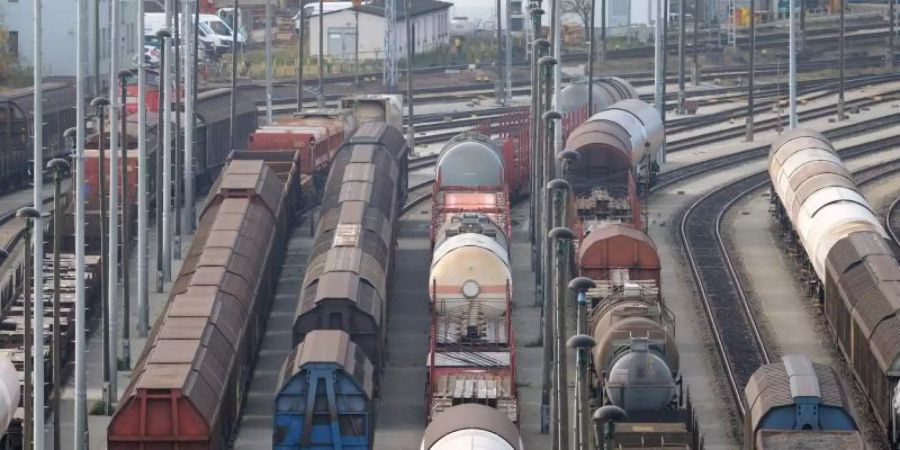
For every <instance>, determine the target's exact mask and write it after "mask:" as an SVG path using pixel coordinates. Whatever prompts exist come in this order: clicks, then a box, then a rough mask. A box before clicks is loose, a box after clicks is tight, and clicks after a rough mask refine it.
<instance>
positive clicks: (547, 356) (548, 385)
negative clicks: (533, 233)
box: [538, 56, 562, 445]
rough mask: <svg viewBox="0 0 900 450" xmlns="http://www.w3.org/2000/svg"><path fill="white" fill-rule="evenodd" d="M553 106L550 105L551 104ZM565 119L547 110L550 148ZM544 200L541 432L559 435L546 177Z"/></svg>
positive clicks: (549, 70)
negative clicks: (557, 127)
mask: <svg viewBox="0 0 900 450" xmlns="http://www.w3.org/2000/svg"><path fill="white" fill-rule="evenodd" d="M545 58H550V60H553V61H554V62H555V61H556V60H555V59H554V58H553V57H550V56H545V57H543V58H541V60H542V63H543V62H546V61H550V60H547V59H545ZM542 65H544V67H545V74H551V73H552V70H553V68H552V67H551V66H552V64H542ZM551 87H552V86H551V85H550V84H549V83H546V84H545V88H544V89H545V93H549V92H551V91H550V89H549V88H551ZM547 104H548V105H549V102H548V103H547ZM561 117H562V116H561V115H560V114H559V113H558V112H557V111H552V110H551V111H546V112H545V113H544V114H543V115H542V118H543V119H544V125H545V130H544V136H543V137H544V146H545V147H548V146H550V145H552V143H553V127H554V122H555V121H557V120H559V119H560V118H561ZM541 161H542V162H541V164H543V160H541ZM540 186H541V201H540V202H538V203H539V204H540V208H541V213H542V214H541V216H540V221H541V224H540V227H539V230H540V234H539V235H540V236H541V245H540V248H541V258H540V259H541V270H540V273H541V276H540V277H539V282H540V285H541V298H542V301H541V303H542V305H543V307H542V310H541V317H542V325H543V326H542V330H543V352H544V360H543V373H542V383H541V432H542V433H548V432H549V433H551V435H553V436H555V432H556V428H555V427H556V423H555V422H556V421H555V420H553V419H552V412H553V411H554V410H553V408H552V407H551V405H552V404H553V402H552V398H553V395H552V392H553V388H552V385H553V381H552V378H553V376H552V373H553V369H552V367H553V322H552V319H551V311H552V310H553V305H552V302H551V294H550V283H551V281H550V273H549V272H551V270H550V263H549V261H548V260H549V259H550V243H549V240H548V239H547V238H546V237H545V236H547V232H548V231H549V229H550V225H551V224H550V216H551V212H550V206H549V205H548V204H547V203H548V202H549V197H550V194H549V190H548V189H547V188H546V186H545V184H544V183H543V174H542V175H541V184H540ZM552 442H554V445H556V440H555V439H554V440H553V441H552Z"/></svg>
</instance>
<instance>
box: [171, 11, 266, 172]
mask: <svg viewBox="0 0 900 450" xmlns="http://www.w3.org/2000/svg"><path fill="white" fill-rule="evenodd" d="M187 76H188V75H187V73H185V77H187ZM266 124H267V125H272V0H266ZM185 181H187V180H185Z"/></svg>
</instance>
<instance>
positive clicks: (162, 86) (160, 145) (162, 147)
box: [154, 4, 171, 293]
mask: <svg viewBox="0 0 900 450" xmlns="http://www.w3.org/2000/svg"><path fill="white" fill-rule="evenodd" d="M169 11H170V9H169V6H168V4H167V7H166V16H167V17H169V16H170V12H169ZM156 36H157V37H158V38H159V40H160V44H161V45H162V51H161V52H160V56H159V67H160V70H159V93H160V95H159V102H158V104H157V110H156V111H157V113H156V118H157V121H156V124H157V125H156V161H155V163H156V173H155V174H154V178H155V181H156V182H155V183H154V184H155V186H156V188H155V189H154V190H155V191H156V192H155V197H156V216H155V218H156V292H158V293H162V292H163V285H164V281H165V277H164V276H163V266H164V265H163V242H164V241H165V239H166V237H165V236H164V233H163V221H162V211H163V209H164V208H163V205H162V185H163V179H162V172H163V170H162V169H163V153H164V152H165V151H166V148H168V147H167V145H168V144H165V136H163V134H164V133H165V129H166V125H165V124H166V123H168V122H169V120H170V119H171V117H170V116H166V115H165V112H166V110H167V109H168V107H167V106H166V105H168V104H169V102H170V99H168V98H166V95H168V89H167V88H166V86H167V85H168V83H169V74H168V73H166V72H167V70H168V68H169V65H168V64H169V63H168V61H167V60H168V59H169V58H168V57H167V53H168V52H169V48H168V45H169V41H168V39H169V37H170V36H171V35H170V34H169V31H168V28H167V29H165V30H159V31H157V32H156ZM160 126H162V127H163V133H160V132H159V127H160ZM170 142H171V141H170Z"/></svg>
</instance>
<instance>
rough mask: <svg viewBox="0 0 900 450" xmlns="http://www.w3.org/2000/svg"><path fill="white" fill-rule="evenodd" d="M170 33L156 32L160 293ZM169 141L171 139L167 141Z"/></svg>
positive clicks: (146, 314)
mask: <svg viewBox="0 0 900 450" xmlns="http://www.w3.org/2000/svg"><path fill="white" fill-rule="evenodd" d="M171 36H172V35H171V34H170V33H169V31H168V30H159V31H157V32H156V37H157V38H159V40H160V42H161V47H162V51H161V52H160V57H159V67H160V70H159V94H160V95H159V104H158V109H157V122H156V161H155V162H156V173H155V174H154V178H155V180H156V183H155V186H156V188H155V189H154V190H155V191H156V192H155V193H154V197H155V198H156V292H159V293H161V292H162V291H163V280H164V277H163V241H164V240H165V239H166V238H165V237H164V236H163V220H162V211H163V209H164V208H163V204H162V198H163V195H162V192H163V191H162V189H163V178H162V174H163V153H165V152H166V149H167V148H169V147H168V146H169V145H170V144H166V143H165V141H166V136H165V132H163V133H160V132H159V127H160V126H162V127H163V128H164V129H165V128H167V126H166V125H165V124H167V123H169V122H170V119H171V117H169V116H166V115H165V112H166V110H167V109H168V106H166V105H168V104H169V103H170V102H169V100H170V99H169V98H166V96H167V95H168V89H167V88H166V86H168V84H169V82H168V73H166V72H167V71H168V67H169V66H168V63H167V62H166V59H167V58H166V54H167V53H168V40H169V38H170V37H171ZM233 53H234V45H233V44H232V54H233ZM169 142H170V143H171V140H170V141H169ZM141 314H142V316H144V317H149V303H148V304H144V305H141Z"/></svg>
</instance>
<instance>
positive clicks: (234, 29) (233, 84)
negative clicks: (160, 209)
mask: <svg viewBox="0 0 900 450" xmlns="http://www.w3.org/2000/svg"><path fill="white" fill-rule="evenodd" d="M238 6H239V2H238V0H234V20H233V21H232V25H233V27H232V29H231V39H232V41H231V120H230V122H229V136H230V138H229V141H228V142H230V143H231V148H230V149H229V150H233V149H234V147H235V146H236V145H237V141H236V139H237V137H236V136H235V133H237V127H236V126H235V125H234V121H235V118H236V117H235V116H236V115H237V55H238V27H237V15H238ZM166 209H168V208H166Z"/></svg>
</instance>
